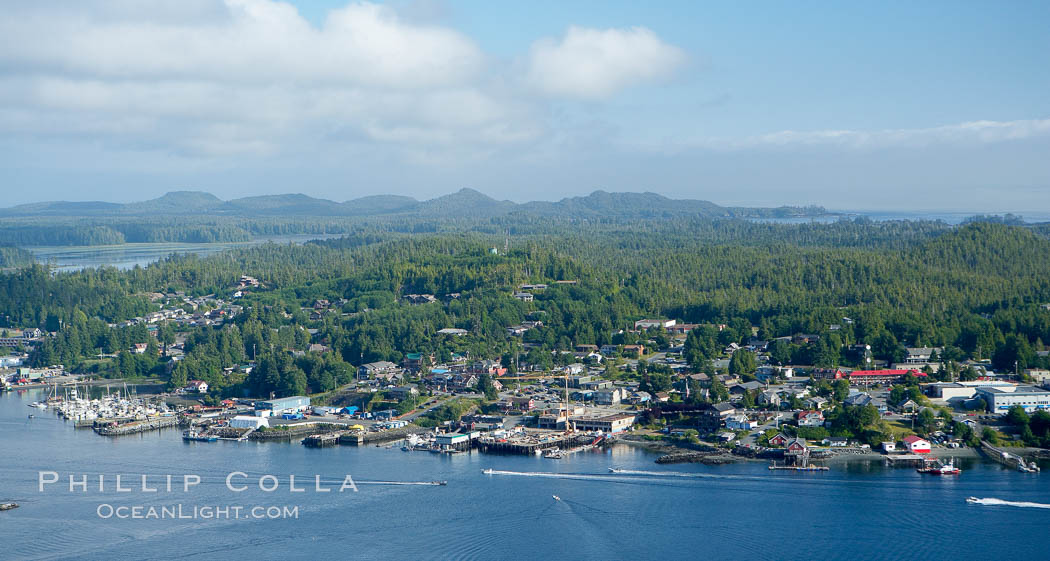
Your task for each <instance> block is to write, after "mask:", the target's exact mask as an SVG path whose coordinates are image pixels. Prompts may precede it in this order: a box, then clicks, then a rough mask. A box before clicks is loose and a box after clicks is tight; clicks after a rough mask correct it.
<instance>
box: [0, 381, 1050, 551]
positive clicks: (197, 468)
mask: <svg viewBox="0 0 1050 561" xmlns="http://www.w3.org/2000/svg"><path fill="white" fill-rule="evenodd" d="M40 397H42V393H41V392H39V391H27V392H22V393H10V394H6V395H3V396H0V449H2V450H3V452H4V461H3V462H0V501H11V500H13V501H17V502H19V503H20V504H21V507H20V508H18V509H15V510H11V511H7V512H0V528H2V529H3V534H4V538H3V540H4V546H3V548H4V549H3V553H2V554H0V558H3V559H106V560H120V559H159V558H164V559H215V558H219V557H222V558H239V559H244V558H248V559H255V558H258V559H398V560H403V559H516V560H518V559H522V560H528V559H543V560H551V559H598V560H610V559H698V558H712V559H849V560H858V559H908V558H916V557H921V558H923V559H952V560H966V559H980V560H982V561H986V560H988V559H1009V558H1025V559H1041V558H1043V557H1045V552H1046V551H1047V546H1046V543H1045V529H1046V528H1047V525H1048V524H1050V510H1047V508H1045V507H1046V506H1048V505H1050V483H1048V482H1047V480H1046V479H1045V478H1046V477H1050V473H1048V474H1046V475H1027V474H1021V473H1016V472H1013V471H1009V470H1005V469H1003V468H1001V467H1000V466H999V465H998V464H994V463H990V462H987V461H985V460H980V459H970V460H963V461H962V463H961V467H962V468H963V469H964V470H965V471H964V473H963V474H962V475H960V476H958V477H945V478H937V477H931V476H922V475H920V474H918V473H916V472H915V471H914V470H913V469H906V468H897V469H892V468H886V467H884V466H882V465H881V464H880V463H860V464H849V465H848V466H847V465H843V466H836V467H833V469H832V470H831V471H829V472H823V473H781V472H777V473H771V472H769V471H768V470H767V469H765V465H764V464H761V463H742V464H734V465H727V466H703V465H692V464H685V465H671V466H662V465H657V464H655V463H654V462H653V460H654V459H655V458H656V456H655V455H653V454H650V453H647V452H644V451H641V450H639V449H637V448H634V447H630V446H626V445H618V446H616V447H614V448H612V449H611V450H608V451H604V452H594V453H582V454H575V455H572V456H569V457H568V458H566V459H563V460H549V459H543V458H537V457H522V456H497V455H485V454H480V453H477V452H474V453H469V454H458V455H454V456H445V455H438V454H430V453H425V452H402V451H401V450H400V449H399V448H397V447H394V448H386V447H374V446H373V447H361V448H356V447H347V446H341V447H333V448H325V449H308V448H305V447H303V446H301V445H299V444H298V443H295V442H279V443H278V442H267V443H255V442H244V443H236V442H215V443H198V442H191V443H186V442H183V441H182V440H181V433H180V432H179V431H178V430H164V431H159V432H153V433H147V434H142V435H134V436H126V437H119V438H103V437H100V436H97V435H95V434H94V433H92V432H91V431H86V430H79V431H76V430H74V429H73V428H72V427H71V426H70V425H68V424H66V423H64V422H63V421H61V420H58V419H57V418H56V417H55V416H54V414H53V413H51V412H47V411H36V410H33V409H30V408H28V407H26V405H27V404H28V403H30V402H32V401H35V400H37V399H40ZM30 413H33V414H34V415H35V416H36V418H34V419H28V418H27V416H28V414H30ZM610 467H615V468H619V469H624V470H630V472H628V473H610V472H609V468H610ZM485 468H490V469H493V470H495V473H493V474H485V473H483V472H482V470H483V469H485ZM41 470H44V471H54V472H57V473H59V475H60V477H61V478H62V479H61V480H60V482H59V483H55V484H50V485H46V486H45V490H44V492H42V493H41V492H39V489H38V481H39V472H40V471H41ZM235 471H237V472H243V473H245V474H246V476H245V477H241V476H239V475H238V476H236V478H235V479H234V482H235V483H237V484H239V483H241V482H244V481H246V482H247V483H248V484H249V489H248V490H246V491H243V492H240V493H235V492H232V491H230V490H229V489H228V488H227V487H226V485H225V478H226V476H227V475H228V474H229V473H230V472H235ZM69 474H75V475H76V476H77V477H78V478H79V477H80V475H81V474H87V475H88V476H89V482H90V484H89V490H88V491H87V492H83V491H80V490H76V491H74V492H70V491H69V489H68V475H69ZM99 474H102V475H103V477H104V478H105V479H104V481H105V484H106V485H107V487H106V488H105V490H104V491H103V492H98V491H97V485H96V482H97V477H98V475H99ZM117 474H123V477H124V479H123V481H124V483H123V485H124V486H125V487H128V488H130V489H131V490H130V491H127V492H117V491H115V490H114V489H113V486H114V484H115V475H117ZM142 474H146V475H147V476H148V477H149V479H148V483H147V486H148V487H159V488H160V489H159V491H157V492H144V491H143V490H142V488H141V484H140V480H139V477H140V476H141V475H142ZM166 474H174V475H175V476H176V478H175V484H174V489H173V491H172V492H170V493H169V492H167V491H166V489H164V484H165V483H164V482H165V479H164V475H166ZM185 474H195V475H199V476H200V477H201V483H200V484H199V485H196V486H193V487H191V489H190V491H189V492H186V493H183V492H181V487H180V485H181V481H182V479H181V477H182V476H183V475H185ZM266 474H271V475H274V476H276V477H277V478H279V480H280V482H279V484H280V487H279V488H278V490H277V491H274V492H272V493H264V492H262V491H260V490H259V489H258V487H257V485H256V483H257V482H258V480H259V478H260V477H261V476H263V475H266ZM293 474H294V475H296V476H297V483H296V485H297V486H301V487H303V488H305V491H304V492H301V493H299V492H296V493H293V492H291V491H289V485H288V476H289V475H293ZM347 474H349V475H350V476H351V478H352V479H353V480H354V482H355V484H356V486H357V489H358V492H353V491H350V490H348V491H346V492H343V493H340V492H338V487H339V485H340V483H341V482H343V481H344V480H345V477H346V475H347ZM315 475H318V476H320V478H321V484H322V487H327V488H330V489H331V491H329V492H327V493H321V492H316V491H315V490H314V484H315V482H314V476H315ZM435 480H445V481H447V482H448V484H447V486H431V485H414V484H411V485H406V484H394V483H421V482H429V481H435ZM129 481H130V482H129ZM266 483H267V484H269V480H267V481H266ZM553 495H558V496H559V497H560V498H561V500H560V501H559V500H554V499H553V497H552V496H553ZM971 495H973V496H977V497H980V498H982V499H983V501H982V504H969V503H967V502H966V501H965V498H966V497H967V496H971ZM177 504H181V505H183V515H184V516H185V515H188V514H189V513H191V512H192V509H193V508H194V507H197V508H198V509H199V508H200V507H205V506H227V507H229V506H242V507H250V506H264V507H269V506H278V507H298V517H297V518H275V519H251V518H249V519H214V518H212V519H201V518H196V519H194V518H181V519H179V518H176V519H119V518H117V517H116V516H111V517H108V518H103V517H100V514H99V513H100V509H101V511H102V514H103V515H104V514H106V513H108V512H109V511H108V510H106V507H105V505H109V506H112V507H113V508H114V509H115V508H117V507H120V506H125V507H133V506H139V507H142V508H148V507H149V506H153V507H155V508H157V509H160V508H161V507H165V506H167V507H170V508H174V506H173V505H177ZM100 505H102V506H101V507H100Z"/></svg>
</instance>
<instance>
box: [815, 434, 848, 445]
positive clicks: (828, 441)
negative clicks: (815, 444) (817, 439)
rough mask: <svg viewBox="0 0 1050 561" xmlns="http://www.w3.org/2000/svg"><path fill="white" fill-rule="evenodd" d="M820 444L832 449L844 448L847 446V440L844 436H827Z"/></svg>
mask: <svg viewBox="0 0 1050 561" xmlns="http://www.w3.org/2000/svg"><path fill="white" fill-rule="evenodd" d="M821 444H823V445H824V446H830V447H832V448H844V447H846V446H849V439H848V438H846V437H845V436H829V437H827V438H825V439H824V440H823V441H821Z"/></svg>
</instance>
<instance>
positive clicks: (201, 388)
mask: <svg viewBox="0 0 1050 561" xmlns="http://www.w3.org/2000/svg"><path fill="white" fill-rule="evenodd" d="M186 391H188V392H197V393H208V382H205V381H204V380H190V381H189V382H187V383H186Z"/></svg>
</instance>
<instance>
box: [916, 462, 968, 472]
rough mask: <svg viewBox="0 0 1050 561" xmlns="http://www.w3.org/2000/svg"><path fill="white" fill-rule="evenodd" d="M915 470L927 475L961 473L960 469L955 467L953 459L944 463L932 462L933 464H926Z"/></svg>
mask: <svg viewBox="0 0 1050 561" xmlns="http://www.w3.org/2000/svg"><path fill="white" fill-rule="evenodd" d="M917 471H918V472H919V473H926V474H929V475H959V474H960V473H962V470H961V469H959V468H957V467H955V459H951V460H948V463H946V464H941V463H940V462H934V463H933V465H929V464H927V465H925V466H923V467H921V468H919V469H918V470H917Z"/></svg>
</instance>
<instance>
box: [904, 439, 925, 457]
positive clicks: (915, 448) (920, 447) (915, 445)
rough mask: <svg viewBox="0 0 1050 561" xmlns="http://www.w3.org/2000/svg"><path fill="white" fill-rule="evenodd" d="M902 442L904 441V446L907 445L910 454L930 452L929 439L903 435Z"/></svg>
mask: <svg viewBox="0 0 1050 561" xmlns="http://www.w3.org/2000/svg"><path fill="white" fill-rule="evenodd" d="M902 442H904V446H905V447H907V448H908V451H909V452H911V453H912V454H929V453H930V441H928V440H925V439H922V438H919V437H918V436H915V435H910V436H905V437H904V439H903V440H902Z"/></svg>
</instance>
